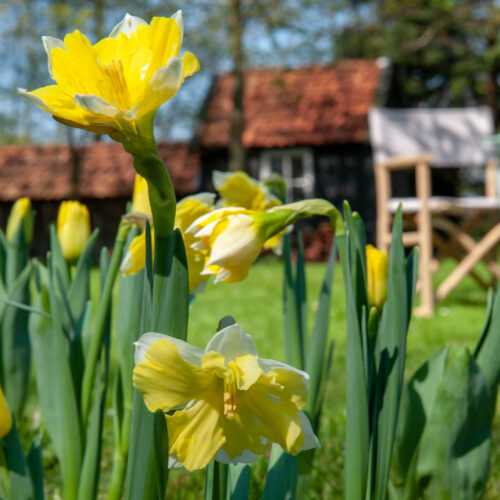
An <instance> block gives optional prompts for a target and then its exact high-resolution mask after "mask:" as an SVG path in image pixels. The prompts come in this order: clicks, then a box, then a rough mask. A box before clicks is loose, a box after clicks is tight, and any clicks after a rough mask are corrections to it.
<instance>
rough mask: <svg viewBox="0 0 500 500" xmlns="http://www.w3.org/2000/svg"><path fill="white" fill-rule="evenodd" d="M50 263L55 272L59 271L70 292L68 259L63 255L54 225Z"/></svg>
mask: <svg viewBox="0 0 500 500" xmlns="http://www.w3.org/2000/svg"><path fill="white" fill-rule="evenodd" d="M50 261H51V267H52V268H53V269H54V272H55V270H56V269H57V270H58V271H59V273H60V275H61V279H62V281H63V284H64V288H65V289H66V290H68V289H69V285H70V277H69V269H68V264H67V263H66V259H65V258H64V255H63V253H62V248H61V245H60V243H59V238H58V237H57V231H56V228H55V226H54V225H53V224H52V225H51V226H50ZM47 265H48V264H47Z"/></svg>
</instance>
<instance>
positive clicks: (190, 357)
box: [134, 332, 203, 366]
mask: <svg viewBox="0 0 500 500" xmlns="http://www.w3.org/2000/svg"><path fill="white" fill-rule="evenodd" d="M163 339H167V340H169V341H170V342H172V343H173V344H175V346H176V347H177V350H178V351H179V356H180V357H181V358H182V359H183V360H184V361H187V362H189V363H192V364H193V365H197V366H201V358H202V356H203V351H202V350H201V349H198V347H195V346H193V345H191V344H188V343H187V342H184V340H181V339H176V338H175V337H170V336H169V335H164V334H163V333H156V332H148V333H145V334H143V335H141V336H140V337H139V340H137V341H136V342H134V345H135V363H136V364H137V363H139V361H142V360H144V359H146V351H147V350H148V349H149V348H150V347H151V345H152V344H154V343H155V342H158V341H159V340H163Z"/></svg>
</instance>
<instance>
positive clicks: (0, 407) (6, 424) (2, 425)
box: [0, 387, 12, 439]
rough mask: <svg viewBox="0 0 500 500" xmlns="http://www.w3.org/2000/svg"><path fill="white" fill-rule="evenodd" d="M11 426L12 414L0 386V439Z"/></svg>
mask: <svg viewBox="0 0 500 500" xmlns="http://www.w3.org/2000/svg"><path fill="white" fill-rule="evenodd" d="M11 428H12V414H11V413H10V409H9V405H8V404H7V400H6V399H5V396H4V395H3V391H2V388H1V387H0V439H1V438H3V437H4V436H5V435H7V434H8V433H9V431H10V429H11Z"/></svg>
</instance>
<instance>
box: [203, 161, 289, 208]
mask: <svg viewBox="0 0 500 500" xmlns="http://www.w3.org/2000/svg"><path fill="white" fill-rule="evenodd" d="M212 184H213V185H214V188H215V189H216V191H217V192H218V193H219V196H220V197H221V201H222V206H223V207H241V208H248V209H250V210H267V209H268V208H272V207H276V206H278V205H281V202H280V200H279V199H278V198H276V196H273V195H272V194H271V193H270V192H269V189H268V188H267V186H266V185H265V184H264V183H263V182H258V181H256V180H255V179H252V178H251V177H250V176H249V175H248V174H247V173H245V172H241V171H238V172H221V171H219V170H214V172H213V173H212Z"/></svg>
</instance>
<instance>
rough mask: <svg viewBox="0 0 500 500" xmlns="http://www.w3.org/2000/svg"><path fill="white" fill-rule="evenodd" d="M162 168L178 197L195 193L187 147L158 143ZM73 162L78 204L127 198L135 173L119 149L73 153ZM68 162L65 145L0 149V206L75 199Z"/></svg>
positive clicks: (194, 158)
mask: <svg viewBox="0 0 500 500" xmlns="http://www.w3.org/2000/svg"><path fill="white" fill-rule="evenodd" d="M158 148H159V151H160V156H161V157H162V159H163V161H164V162H165V164H166V166H167V169H168V171H169V172H170V175H171V176H172V181H173V184H174V187H175V190H176V193H177V195H178V196H184V195H186V194H191V193H193V192H194V191H196V189H197V187H198V185H197V183H198V179H199V176H200V169H201V167H200V157H199V153H197V152H193V151H191V149H190V147H189V145H188V144H187V143H182V142H178V143H163V144H160V145H159V147H158ZM75 151H76V153H77V155H78V158H79V169H80V173H79V181H78V189H77V195H78V197H81V198H118V197H124V198H125V197H129V196H130V195H131V193H132V188H133V181H134V175H135V171H134V169H133V166H132V158H131V156H130V155H129V154H128V153H127V152H126V151H125V150H124V149H123V146H122V145H121V144H116V143H108V142H96V143H93V144H91V145H90V146H87V147H78V148H76V149H75ZM72 165H73V156H72V153H71V149H70V147H69V146H67V145H62V144H50V145H44V146H34V145H15V146H1V147H0V201H13V200H16V199H17V198H20V197H22V196H29V197H30V198H31V199H33V200H63V199H67V198H72V197H74V196H75V194H74V192H73V184H72V172H73V169H72Z"/></svg>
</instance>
